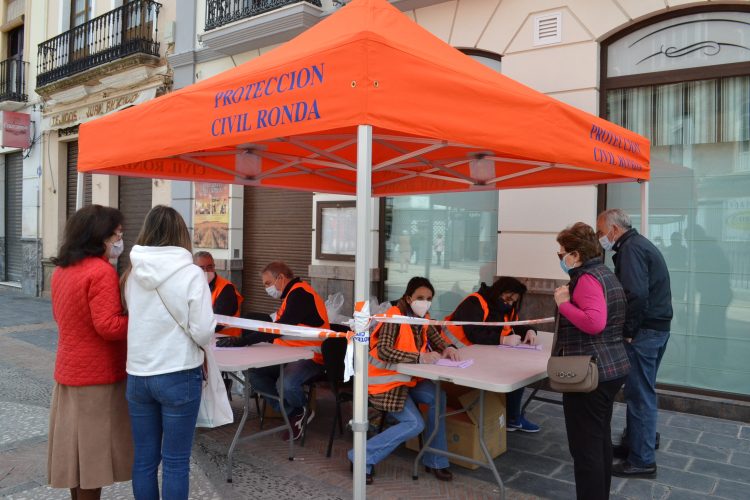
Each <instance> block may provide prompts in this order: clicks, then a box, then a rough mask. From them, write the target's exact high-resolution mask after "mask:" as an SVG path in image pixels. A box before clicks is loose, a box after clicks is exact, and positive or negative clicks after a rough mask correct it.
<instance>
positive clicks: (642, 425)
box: [596, 209, 672, 477]
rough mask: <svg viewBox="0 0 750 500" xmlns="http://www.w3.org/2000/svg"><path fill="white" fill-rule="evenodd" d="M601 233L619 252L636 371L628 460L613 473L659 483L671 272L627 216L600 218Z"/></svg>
mask: <svg viewBox="0 0 750 500" xmlns="http://www.w3.org/2000/svg"><path fill="white" fill-rule="evenodd" d="M596 229H597V236H599V241H600V243H601V244H602V247H603V248H604V249H605V250H613V251H614V252H615V255H614V257H613V261H614V263H615V274H616V275H617V278H618V279H619V280H620V283H622V286H623V288H624V289H625V295H626V297H627V300H628V307H627V313H626V316H625V327H624V329H623V334H622V335H623V337H624V338H625V341H626V345H625V347H626V350H627V351H628V357H629V358H630V365H631V369H630V373H629V374H628V379H627V381H626V382H625V389H624V394H625V402H626V403H627V405H628V410H627V435H626V437H625V438H624V439H623V443H622V444H621V445H620V446H619V447H616V448H615V450H614V452H615V456H616V457H618V458H624V459H625V460H624V461H623V462H621V463H619V464H615V465H614V466H613V467H612V474H613V475H615V476H619V477H655V476H656V458H655V453H654V450H655V448H656V417H657V406H656V373H657V371H658V370H659V364H660V363H661V359H662V356H664V350H665V349H666V347H667V341H668V340H669V330H670V324H671V321H672V294H671V291H670V285H669V271H668V270H667V264H666V262H665V261H664V257H663V256H662V254H661V252H659V250H658V249H657V248H656V246H654V244H653V243H651V242H650V241H649V240H648V239H646V238H645V237H644V236H642V235H640V234H638V231H636V230H635V229H634V228H633V227H632V225H631V222H630V217H629V216H628V215H627V214H626V213H625V212H624V211H623V210H620V209H611V210H607V211H605V212H602V213H601V214H599V217H598V218H597V221H596Z"/></svg>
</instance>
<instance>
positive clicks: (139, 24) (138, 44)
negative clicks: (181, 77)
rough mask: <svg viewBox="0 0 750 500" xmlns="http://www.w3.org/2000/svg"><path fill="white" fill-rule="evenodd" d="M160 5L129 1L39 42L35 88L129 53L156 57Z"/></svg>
mask: <svg viewBox="0 0 750 500" xmlns="http://www.w3.org/2000/svg"><path fill="white" fill-rule="evenodd" d="M160 8H161V4H160V3H158V2H155V1H153V0H137V1H133V2H128V3H126V4H125V5H123V6H122V7H118V8H116V9H114V10H111V11H109V12H107V13H106V14H104V15H101V16H99V17H95V18H94V19H92V20H90V21H88V22H86V23H84V24H81V25H79V26H76V27H75V28H73V29H71V30H69V31H66V32H65V33H62V34H61V35H58V36H56V37H54V38H52V39H50V40H47V41H45V42H43V43H40V44H39V58H38V63H37V77H36V85H37V89H39V88H40V87H45V86H47V85H50V84H52V83H55V82H57V81H60V80H62V79H65V78H69V77H71V76H74V75H77V74H80V73H83V72H84V71H87V70H90V69H92V68H95V67H97V66H101V65H104V64H107V63H110V62H112V61H117V60H119V59H123V58H125V57H128V56H132V55H136V54H141V55H145V56H150V57H155V58H158V57H159V42H158V38H157V35H158V29H157V24H158V17H159V9H160Z"/></svg>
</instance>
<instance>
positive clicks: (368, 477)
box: [349, 462, 375, 486]
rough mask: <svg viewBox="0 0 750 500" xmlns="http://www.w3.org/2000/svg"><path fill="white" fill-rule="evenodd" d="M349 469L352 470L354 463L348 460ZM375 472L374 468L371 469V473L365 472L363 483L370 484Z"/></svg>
mask: <svg viewBox="0 0 750 500" xmlns="http://www.w3.org/2000/svg"><path fill="white" fill-rule="evenodd" d="M349 471H350V472H354V464H353V463H351V462H349ZM374 474H375V470H373V471H372V474H368V473H366V472H365V484H366V485H368V486H369V485H371V484H372V476H373V475H374Z"/></svg>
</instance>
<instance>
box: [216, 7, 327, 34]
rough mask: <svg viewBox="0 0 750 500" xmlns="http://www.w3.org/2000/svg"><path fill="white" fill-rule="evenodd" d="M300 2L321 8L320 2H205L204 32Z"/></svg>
mask: <svg viewBox="0 0 750 500" xmlns="http://www.w3.org/2000/svg"><path fill="white" fill-rule="evenodd" d="M302 2H305V3H309V4H311V5H315V6H316V7H322V4H321V3H320V0H207V1H206V31H210V30H212V29H214V28H218V27H219V26H224V25H225V24H229V23H233V22H235V21H239V20H240V19H247V18H250V17H255V16H259V15H260V14H265V13H266V12H271V11H273V10H277V9H280V8H282V7H286V6H288V5H294V4H298V3H302Z"/></svg>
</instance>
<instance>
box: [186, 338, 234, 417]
mask: <svg viewBox="0 0 750 500" xmlns="http://www.w3.org/2000/svg"><path fill="white" fill-rule="evenodd" d="M203 352H204V354H205V356H206V365H205V366H206V370H205V380H204V381H203V391H202V392H201V406H200V408H199V409H198V420H197V421H196V423H195V426H196V427H208V428H212V427H220V426H222V425H226V424H231V423H232V422H234V414H233V413H232V407H231V406H230V405H229V397H228V396H227V389H226V386H224V380H223V379H222V378H221V372H220V371H219V366H218V365H217V364H216V360H215V359H214V351H213V349H211V348H210V347H207V348H205V349H203Z"/></svg>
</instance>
